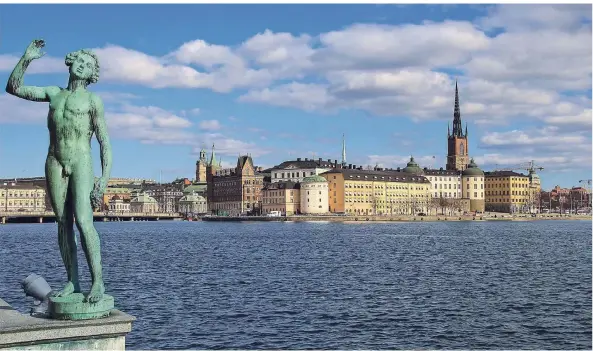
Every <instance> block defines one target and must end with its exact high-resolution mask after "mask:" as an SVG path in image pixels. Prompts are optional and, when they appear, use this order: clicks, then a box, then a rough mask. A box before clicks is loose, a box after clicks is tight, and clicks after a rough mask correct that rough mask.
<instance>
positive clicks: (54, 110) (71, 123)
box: [47, 89, 93, 163]
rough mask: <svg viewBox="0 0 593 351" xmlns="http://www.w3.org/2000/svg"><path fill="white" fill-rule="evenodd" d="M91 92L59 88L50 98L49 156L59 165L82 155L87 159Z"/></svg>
mask: <svg viewBox="0 0 593 351" xmlns="http://www.w3.org/2000/svg"><path fill="white" fill-rule="evenodd" d="M91 101H92V100H91V93H90V92H88V91H86V90H79V91H76V92H72V91H69V90H67V89H62V90H61V91H60V92H59V93H58V94H56V95H54V96H52V97H51V100H50V104H49V115H48V118H47V128H48V129H49V135H50V145H49V153H50V154H52V155H53V156H54V157H56V158H57V159H58V161H60V162H62V163H71V162H75V161H76V160H77V159H79V157H81V156H87V155H88V156H90V148H91V146H90V141H91V137H92V135H93V127H92V117H91V112H92V111H91V108H92V104H91Z"/></svg>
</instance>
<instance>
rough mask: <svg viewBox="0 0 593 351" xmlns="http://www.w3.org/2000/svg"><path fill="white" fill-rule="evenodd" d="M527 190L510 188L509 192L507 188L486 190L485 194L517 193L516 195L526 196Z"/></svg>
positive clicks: (507, 194)
mask: <svg viewBox="0 0 593 351" xmlns="http://www.w3.org/2000/svg"><path fill="white" fill-rule="evenodd" d="M528 194H529V191H519V190H511V191H510V194H509V191H508V190H493V191H486V196H496V195H506V196H509V195H517V196H527V195H528Z"/></svg>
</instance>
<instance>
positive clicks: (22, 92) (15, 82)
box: [6, 39, 60, 102]
mask: <svg viewBox="0 0 593 351" xmlns="http://www.w3.org/2000/svg"><path fill="white" fill-rule="evenodd" d="M44 46H45V42H44V41H43V40H41V39H35V40H33V41H32V42H31V44H29V46H28V47H27V50H25V53H24V54H23V56H22V57H21V59H20V60H19V62H18V63H17V64H16V67H15V68H14V70H13V71H12V73H11V74H10V77H9V78H8V83H7V84H6V92H7V93H9V94H11V95H14V96H17V97H20V98H21V99H26V100H30V101H39V102H49V100H50V98H51V96H53V95H55V94H57V93H58V92H59V91H60V88H59V87H57V86H50V87H35V86H23V76H24V75H25V71H26V70H27V68H28V67H29V64H30V63H31V62H32V61H33V60H36V59H38V58H41V57H42V56H43V55H45V53H44V52H42V51H41V49H42V48H43V47H44Z"/></svg>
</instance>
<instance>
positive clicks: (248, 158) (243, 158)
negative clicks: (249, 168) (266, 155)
mask: <svg viewBox="0 0 593 351" xmlns="http://www.w3.org/2000/svg"><path fill="white" fill-rule="evenodd" d="M248 161H249V162H251V164H252V165H253V160H252V159H251V156H239V158H238V159H237V168H239V169H242V168H243V167H244V166H245V164H246V163H247V162H248Z"/></svg>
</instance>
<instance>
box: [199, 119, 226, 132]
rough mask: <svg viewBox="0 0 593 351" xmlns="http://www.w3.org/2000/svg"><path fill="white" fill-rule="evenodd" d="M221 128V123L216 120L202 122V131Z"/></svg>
mask: <svg viewBox="0 0 593 351" xmlns="http://www.w3.org/2000/svg"><path fill="white" fill-rule="evenodd" d="M220 128H221V125H220V122H218V121H217V120H215V119H212V120H204V121H201V122H200V129H202V130H219V129H220Z"/></svg>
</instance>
